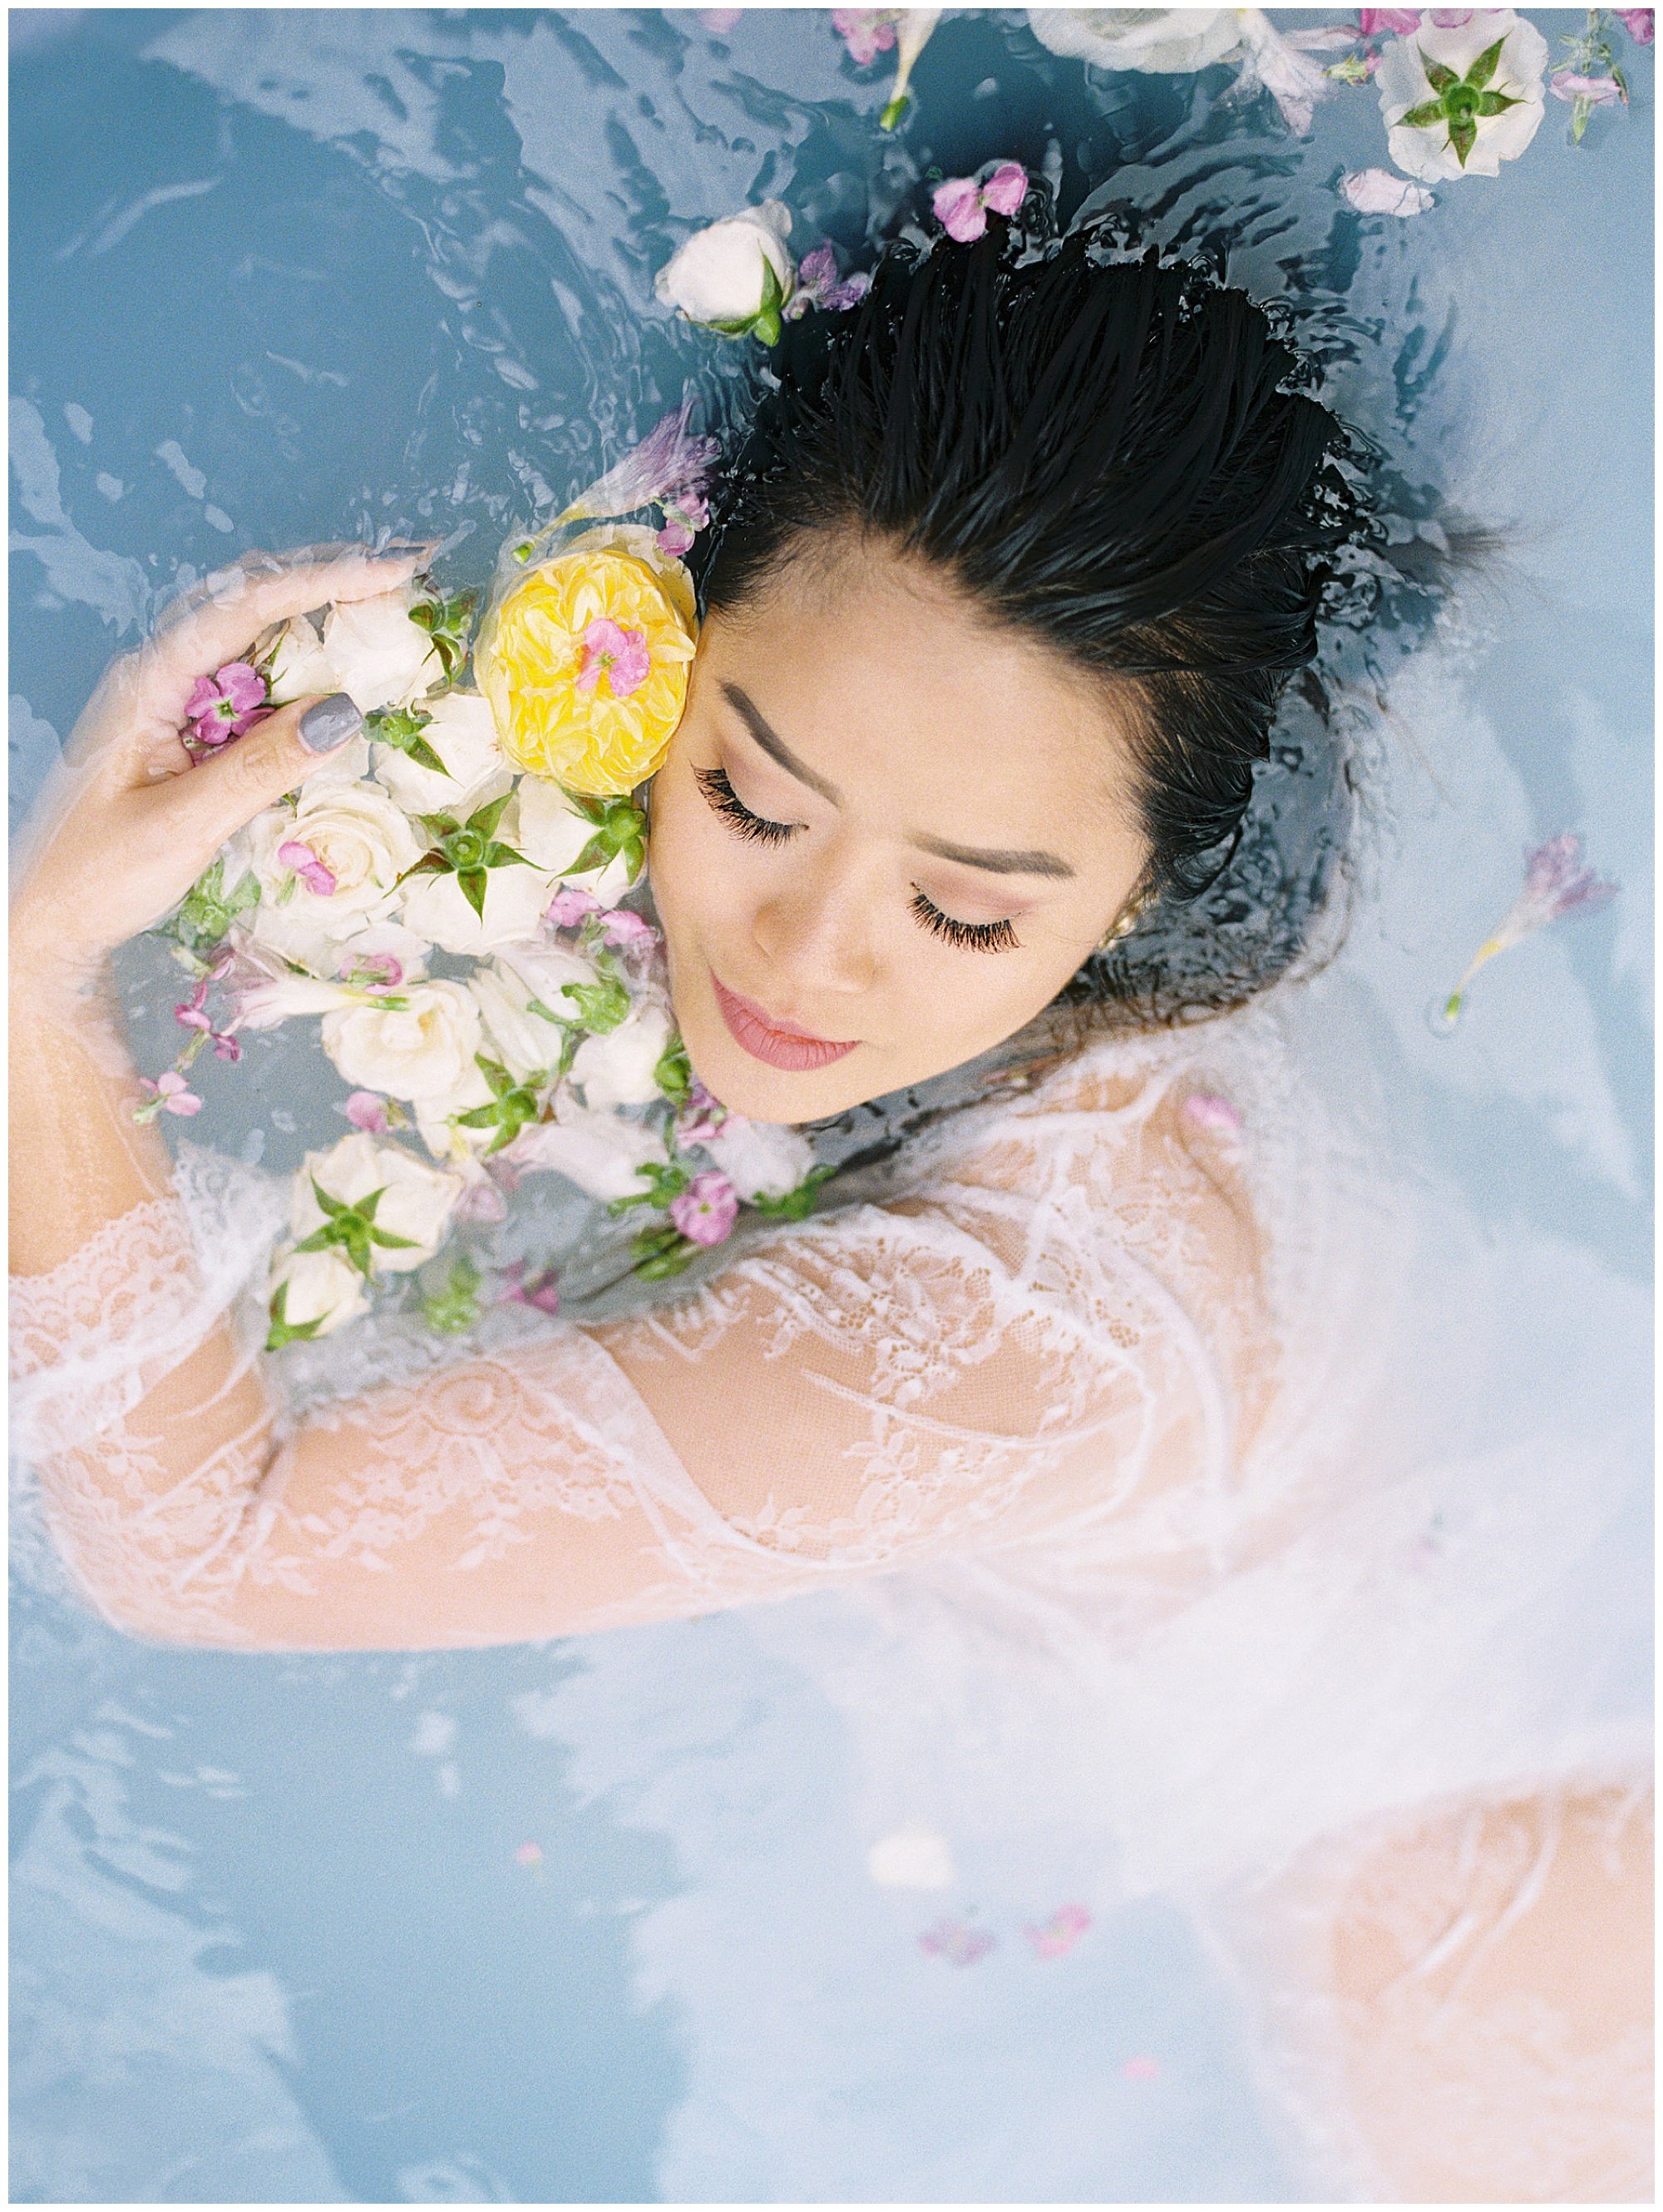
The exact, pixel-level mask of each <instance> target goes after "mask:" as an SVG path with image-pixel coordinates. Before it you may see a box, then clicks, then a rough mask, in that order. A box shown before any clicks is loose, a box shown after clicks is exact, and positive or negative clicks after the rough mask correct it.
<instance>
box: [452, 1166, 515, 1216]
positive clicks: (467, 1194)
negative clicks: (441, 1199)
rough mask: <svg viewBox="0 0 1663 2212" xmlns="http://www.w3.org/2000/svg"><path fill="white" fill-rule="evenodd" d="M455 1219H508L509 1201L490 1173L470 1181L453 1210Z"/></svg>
mask: <svg viewBox="0 0 1663 2212" xmlns="http://www.w3.org/2000/svg"><path fill="white" fill-rule="evenodd" d="M451 1218H452V1220H453V1221H488V1222H489V1221H506V1220H507V1218H508V1201H507V1199H506V1198H505V1197H504V1196H503V1195H502V1193H501V1191H500V1190H499V1189H498V1188H497V1187H496V1184H495V1182H493V1181H492V1179H491V1177H490V1176H489V1175H486V1176H482V1177H481V1178H480V1180H479V1181H478V1182H470V1184H469V1185H468V1186H467V1188H466V1189H465V1190H464V1192H463V1194H462V1195H461V1197H460V1198H458V1200H457V1201H456V1204H455V1206H453V1207H452V1211H451Z"/></svg>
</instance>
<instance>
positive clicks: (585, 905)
mask: <svg viewBox="0 0 1663 2212" xmlns="http://www.w3.org/2000/svg"><path fill="white" fill-rule="evenodd" d="M600 911H601V903H600V901H599V900H598V898H597V897H596V896H595V894H594V893H593V891H585V890H571V889H567V890H558V891H556V892H555V895H554V896H553V898H552V899H550V900H549V906H548V910H547V912H546V913H545V914H544V915H543V920H544V921H551V922H553V924H554V926H555V928H556V929H577V928H579V927H581V925H582V924H583V923H584V922H586V921H587V920H588V918H589V916H590V915H592V914H598V913H599V912H600Z"/></svg>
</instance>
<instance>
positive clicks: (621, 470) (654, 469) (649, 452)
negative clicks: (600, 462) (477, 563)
mask: <svg viewBox="0 0 1663 2212" xmlns="http://www.w3.org/2000/svg"><path fill="white" fill-rule="evenodd" d="M692 413H693V402H692V401H691V400H690V399H684V400H683V402H682V404H681V405H680V406H679V407H678V408H677V410H675V412H674V413H673V414H671V415H666V416H665V417H664V418H663V420H662V421H661V422H655V423H654V424H653V426H652V428H651V429H650V430H649V431H648V432H647V434H646V436H645V437H644V438H643V439H642V440H641V441H640V444H639V445H638V446H632V447H630V449H629V451H628V453H626V454H625V455H624V457H623V459H622V460H621V461H620V462H619V463H618V465H617V466H616V468H614V469H609V470H608V471H606V474H605V475H604V477H599V478H598V480H597V481H596V482H595V483H592V484H591V485H590V487H589V489H587V490H586V491H583V492H580V493H579V494H578V496H577V497H576V498H575V499H574V501H573V502H572V504H571V505H570V507H567V509H566V512H565V513H563V514H562V515H561V521H562V522H577V521H580V520H583V518H584V517H585V516H588V515H613V514H634V513H636V512H637V511H638V510H639V509H640V508H641V507H664V506H675V507H680V508H681V509H682V510H683V513H684V514H686V515H688V516H689V517H690V516H691V515H692V513H694V511H695V508H694V502H695V501H698V502H702V500H703V495H704V490H705V487H706V485H707V483H708V482H709V479H710V471H711V469H712V467H713V465H714V464H715V461H716V457H717V455H718V454H719V453H720V452H721V444H720V441H719V440H718V439H715V438H693V437H689V435H688V429H687V426H688V422H689V420H690V419H691V416H692ZM698 527H699V524H698V523H695V524H694V528H695V529H697V528H698Z"/></svg>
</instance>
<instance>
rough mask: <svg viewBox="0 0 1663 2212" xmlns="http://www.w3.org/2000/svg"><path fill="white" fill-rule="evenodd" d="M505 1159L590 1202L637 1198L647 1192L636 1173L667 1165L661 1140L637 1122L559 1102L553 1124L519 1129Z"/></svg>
mask: <svg viewBox="0 0 1663 2212" xmlns="http://www.w3.org/2000/svg"><path fill="white" fill-rule="evenodd" d="M504 1157H505V1158H507V1159H508V1160H510V1161H511V1162H512V1163H513V1165H514V1166H515V1167H517V1168H522V1169H531V1170H534V1169H537V1168H548V1169H551V1170H553V1171H554V1172H555V1174H557V1175H563V1176H565V1177H566V1179H567V1182H574V1183H575V1184H576V1185H577V1187H578V1188H579V1189H580V1190H581V1191H584V1192H586V1193H587V1194H588V1195H589V1196H590V1197H591V1198H598V1199H605V1200H611V1199H615V1198H639V1197H640V1195H641V1194H642V1192H643V1191H644V1190H645V1189H646V1184H645V1183H644V1182H642V1180H641V1178H640V1175H639V1174H638V1173H637V1172H636V1170H638V1169H640V1168H642V1167H645V1166H646V1165H647V1164H648V1163H649V1162H656V1163H657V1164H659V1165H661V1166H662V1165H665V1164H667V1163H668V1160H669V1158H670V1155H669V1153H668V1152H666V1150H665V1145H664V1140H663V1139H662V1138H661V1137H659V1136H658V1135H656V1134H655V1133H654V1132H653V1131H652V1130H651V1129H649V1128H646V1127H644V1126H643V1124H642V1123H640V1122H639V1121H624V1120H623V1119H622V1116H621V1115H616V1114H598V1113H589V1112H586V1111H585V1110H584V1109H582V1108H581V1107H578V1106H574V1105H573V1104H572V1103H570V1101H569V1100H562V1101H561V1107H560V1109H559V1115H558V1118H557V1119H556V1120H555V1121H538V1122H537V1123H536V1124H535V1125H534V1126H533V1127H531V1128H529V1129H522V1130H521V1131H520V1133H519V1136H518V1137H516V1138H515V1139H514V1141H513V1144H512V1145H510V1146H508V1148H507V1152H506V1154H505V1155H504Z"/></svg>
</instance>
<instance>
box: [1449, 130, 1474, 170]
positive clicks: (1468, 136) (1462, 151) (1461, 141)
mask: <svg viewBox="0 0 1663 2212" xmlns="http://www.w3.org/2000/svg"><path fill="white" fill-rule="evenodd" d="M1449 143H1450V144H1451V145H1452V146H1453V147H1454V149H1455V159H1456V160H1457V161H1459V162H1460V165H1461V167H1462V168H1465V167H1466V157H1467V155H1469V154H1470V153H1471V152H1472V149H1473V147H1474V146H1475V145H1476V144H1477V143H1478V125H1477V124H1476V123H1452V124H1451V125H1450V126H1449Z"/></svg>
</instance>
